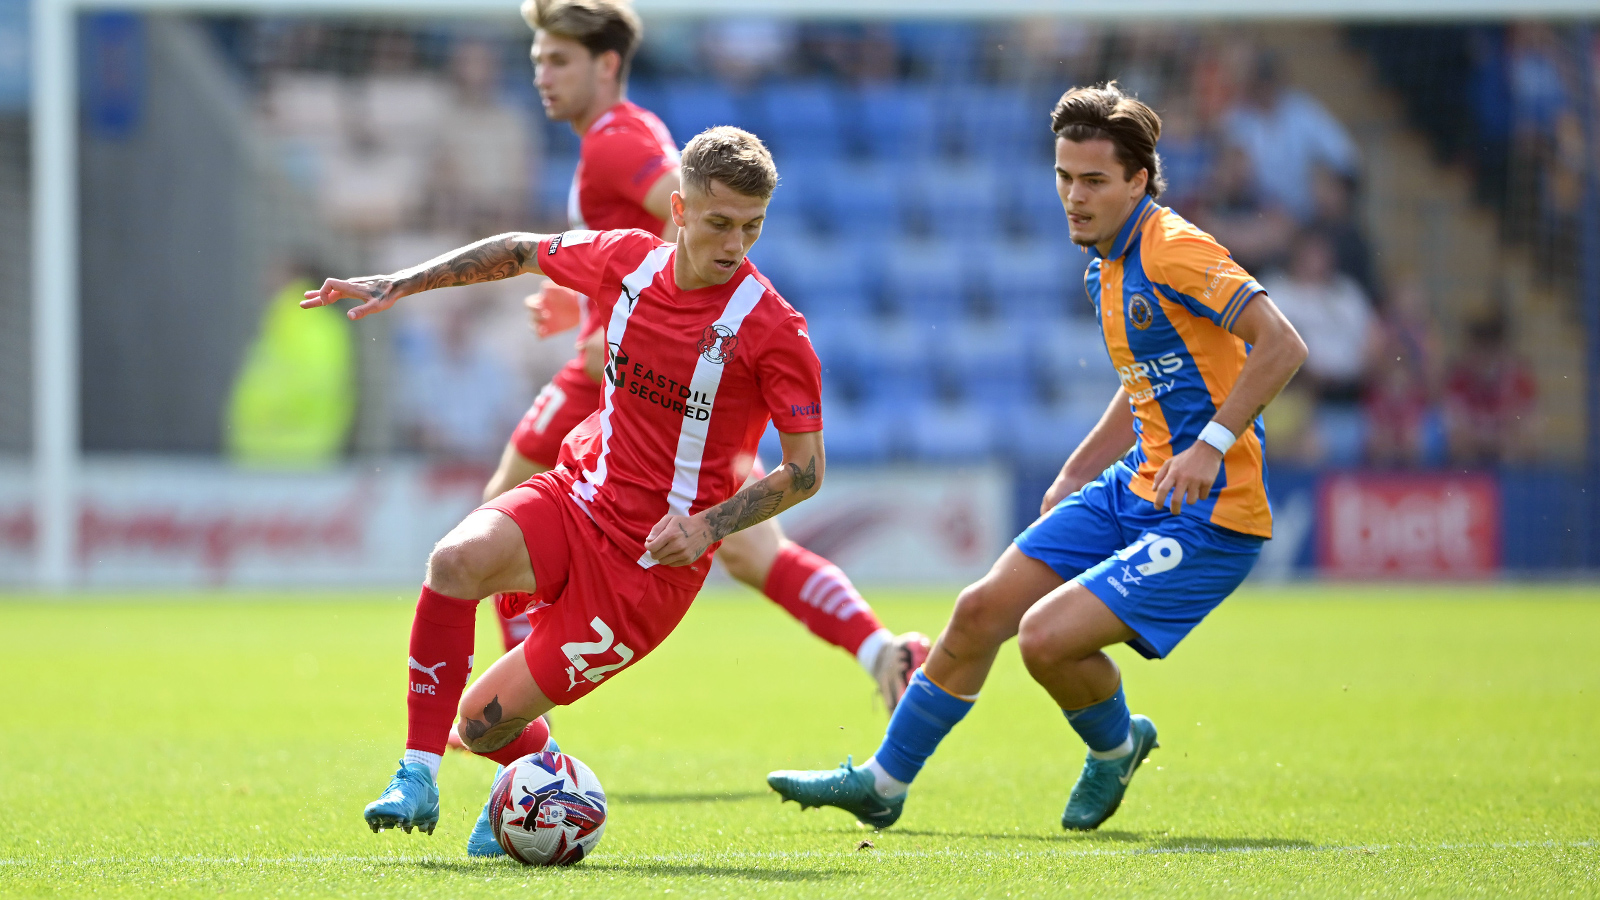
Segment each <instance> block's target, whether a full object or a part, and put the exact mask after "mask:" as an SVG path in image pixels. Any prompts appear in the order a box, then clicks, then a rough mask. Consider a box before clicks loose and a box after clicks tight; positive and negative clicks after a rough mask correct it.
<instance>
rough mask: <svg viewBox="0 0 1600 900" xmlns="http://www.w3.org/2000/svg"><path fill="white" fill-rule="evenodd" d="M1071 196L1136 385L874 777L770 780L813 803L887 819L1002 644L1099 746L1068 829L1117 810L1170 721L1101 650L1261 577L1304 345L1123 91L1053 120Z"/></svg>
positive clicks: (1011, 558) (1158, 634)
mask: <svg viewBox="0 0 1600 900" xmlns="http://www.w3.org/2000/svg"><path fill="white" fill-rule="evenodd" d="M1051 124H1052V128H1053V130H1054V131H1055V134H1056V190H1057V192H1058V193H1059V194H1060V195H1061V202H1062V205H1063V206H1064V207H1065V209H1066V213H1067V219H1068V222H1069V225H1070V232H1071V235H1072V240H1073V242H1074V243H1076V244H1079V245H1081V246H1083V247H1086V248H1088V251H1089V253H1090V255H1091V257H1092V260H1091V262H1090V264H1089V268H1088V271H1087V272H1086V274H1085V286H1086V288H1087V290H1088V294H1089V299H1090V300H1091V301H1092V302H1093V303H1094V306H1095V317H1096V318H1097V319H1098V320H1099V322H1100V328H1101V332H1102V334H1103V336H1104V338H1105V342H1106V346H1107V348H1108V350H1109V352H1110V355H1111V363H1112V365H1113V366H1114V367H1115V368H1116V370H1117V374H1118V376H1119V377H1120V379H1121V381H1122V386H1121V387H1120V388H1119V389H1118V390H1117V393H1116V395H1115V397H1113V398H1112V401H1111V405H1110V406H1108V407H1107V408H1106V411H1105V413H1104V415H1102V416H1101V418H1100V422H1099V424H1097V425H1096V426H1095V428H1094V430H1093V431H1091V432H1090V433H1089V435H1088V436H1087V437H1085V438H1084V440H1083V442H1082V443H1081V444H1079V445H1078V447H1077V449H1076V450H1074V451H1073V453H1072V455H1071V457H1069V458H1068V459H1067V461H1066V463H1065V464H1064V465H1063V466H1062V468H1061V474H1060V475H1059V476H1058V477H1057V478H1056V481H1055V483H1054V484H1053V485H1051V487H1050V490H1049V491H1048V492H1046V494H1045V496H1044V501H1043V503H1042V504H1041V505H1040V513H1041V514H1040V517H1039V519H1038V520H1037V521H1035V522H1034V523H1033V524H1032V525H1030V526H1029V527H1028V528H1027V530H1025V531H1023V532H1022V534H1020V535H1018V537H1017V539H1016V541H1015V543H1014V544H1013V545H1012V546H1011V547H1009V548H1008V549H1007V550H1006V551H1005V553H1004V554H1002V555H1001V557H1000V559H999V560H998V561H997V562H995V564H994V567H993V568H992V569H990V571H989V574H988V575H986V576H984V578H983V579H982V580H980V581H979V582H978V583H976V584H974V585H972V586H970V587H968V588H967V589H966V590H964V591H962V592H961V596H960V597H959V598H958V599H957V601H956V606H955V610H954V612H953V614H952V616H951V619H950V622H949V624H947V625H946V626H945V629H944V631H943V633H941V634H940V635H939V639H938V640H937V641H936V642H935V644H934V648H933V652H932V653H931V654H930V655H929V657H928V661H927V663H926V665H924V666H923V668H921V669H919V670H918V671H917V673H916V674H915V675H914V676H913V677H912V680H911V687H910V688H909V689H908V690H907V691H906V693H905V696H904V697H903V698H902V699H901V701H900V705H899V706H898V707H897V708H896V709H895V711H894V715H893V716H892V717H891V719H890V721H889V729H888V733H887V734H886V735H885V736H884V740H883V744H882V745H881V746H880V747H879V748H878V751H877V753H875V754H874V755H873V756H872V758H870V759H868V760H867V762H866V764H865V765H863V766H862V767H860V768H855V767H853V766H852V765H851V764H850V763H849V762H848V761H847V762H846V763H845V764H844V765H843V766H840V767H839V768H838V769H834V770H830V771H819V772H791V771H781V772H773V773H772V774H771V775H769V776H768V777H767V782H768V784H770V785H771V786H772V787H773V788H774V789H776V790H777V791H778V792H779V793H780V794H781V795H782V796H783V797H784V799H786V800H797V801H799V802H800V804H801V806H802V807H810V806H837V807H839V808H840V809H844V810H846V811H848V812H850V813H852V814H854V815H855V816H856V817H857V818H858V819H859V820H860V821H861V822H863V823H865V824H868V825H873V826H876V827H879V828H883V827H887V826H889V825H892V824H893V823H894V822H895V820H896V819H898V818H899V817H900V813H901V810H902V809H903V806H904V804H905V799H906V791H907V788H908V787H909V786H910V783H911V781H912V779H914V778H915V777H916V776H917V773H918V772H919V771H921V769H922V766H923V764H924V763H925V762H926V761H927V759H928V757H929V756H930V755H931V754H932V753H933V751H934V749H935V748H936V747H937V746H938V744H939V741H940V740H942V739H943V738H944V736H945V735H946V734H948V733H949V732H950V729H952V728H954V727H955V725H956V723H957V722H959V721H961V719H962V718H963V717H964V716H965V715H966V714H967V710H968V709H970V708H971V707H972V704H973V703H974V702H975V701H976V700H977V699H978V691H979V690H980V689H981V688H982V687H983V682H984V679H985V678H986V677H988V674H989V669H990V667H991V666H992V665H993V664H994V660H995V655H996V654H997V653H998V652H999V650H1000V645H1001V644H1003V643H1005V642H1006V641H1008V640H1010V639H1011V638H1012V637H1016V638H1017V643H1018V647H1019V648H1020V650H1021V651H1022V659H1023V662H1024V663H1025V664H1026V665H1027V667H1028V672H1029V674H1030V675H1032V676H1033V678H1034V680H1035V681H1037V682H1039V684H1040V685H1042V686H1043V687H1044V689H1045V690H1046V691H1047V692H1049V694H1050V696H1051V698H1052V699H1054V700H1055V702H1056V704H1057V705H1058V706H1060V707H1061V710H1062V712H1063V713H1065V715H1066V718H1067V721H1068V722H1069V723H1070V724H1071V726H1072V728H1073V730H1075V731H1076V732H1077V733H1078V735H1079V736H1080V737H1082V738H1083V740H1084V742H1085V743H1086V744H1088V746H1089V754H1088V758H1087V759H1086V760H1085V762H1084V767H1083V771H1082V773H1081V774H1080V775H1079V777H1078V781H1077V783H1076V784H1075V785H1074V786H1073V788H1072V794H1071V797H1070V798H1069V799H1068V801H1067V806H1066V810H1065V812H1063V814H1062V817H1061V824H1062V826H1063V827H1065V828H1068V829H1078V830H1089V829H1093V828H1096V827H1098V826H1099V825H1100V823H1101V822H1104V821H1105V820H1106V819H1107V818H1109V817H1110V816H1111V814H1112V813H1114V812H1116V810H1117V806H1118V805H1119V804H1120V803H1121V802H1122V796H1123V793H1124V792H1125V791H1126V790H1127V785H1128V782H1129V780H1130V779H1132V777H1133V774H1134V772H1135V771H1136V770H1137V769H1138V768H1139V765H1140V763H1141V762H1143V760H1144V758H1145V756H1146V754H1148V753H1149V752H1150V750H1151V748H1153V747H1155V746H1156V728H1155V725H1154V724H1153V723H1151V721H1150V720H1149V719H1148V718H1146V717H1144V716H1134V715H1131V714H1130V713H1129V710H1128V704H1127V702H1126V701H1125V700H1124V697H1123V690H1122V675H1121V672H1119V671H1118V669H1117V666H1116V663H1114V662H1112V660H1111V658H1110V657H1109V656H1107V655H1106V654H1105V652H1104V650H1103V648H1105V647H1108V646H1111V645H1112V644H1119V643H1127V644H1128V645H1130V646H1132V647H1133V649H1134V650H1136V651H1137V652H1138V653H1139V654H1140V655H1142V656H1144V657H1146V658H1150V659H1159V658H1162V657H1165V656H1166V655H1167V654H1169V653H1171V652H1172V650H1173V648H1174V647H1176V646H1177V644H1178V642H1179V641H1181V640H1182V639H1183V638H1184V637H1185V636H1186V635H1187V634H1188V633H1189V632H1190V631H1191V630H1192V629H1193V628H1194V627H1195V626H1196V625H1198V624H1199V623H1200V621H1201V620H1202V619H1203V618H1205V616H1206V615H1207V614H1208V613H1210V612H1211V610H1212V609H1214V608H1215V607H1216V606H1217V604H1218V603H1221V602H1222V600H1223V599H1225V598H1226V597H1227V596H1228V595H1229V594H1231V593H1233V591H1234V589H1235V588H1236V587H1238V585H1239V583H1240V582H1241V581H1243V580H1244V577H1245V576H1246V575H1248V574H1249V573H1250V568H1251V566H1252V565H1253V564H1254V562H1255V559H1256V557H1257V556H1258V555H1259V554H1260V552H1261V544H1262V542H1263V540H1264V539H1266V538H1269V537H1271V536H1272V510H1271V507H1270V506H1269V505H1268V503H1267V488H1266V469H1265V466H1264V464H1263V461H1262V452H1263V446H1264V441H1265V438H1266V431H1265V426H1264V425H1263V423H1262V420H1261V413H1262V412H1263V411H1264V410H1265V409H1266V408H1267V404H1268V403H1270V402H1271V401H1272V399H1273V398H1274V397H1276V396H1277V394H1278V392H1279V391H1280V390H1282V389H1283V386H1284V385H1285V384H1287V383H1288V381H1289V379H1290V378H1291V377H1293V375H1294V373H1295V371H1296V370H1297V369H1298V368H1299V367H1300V364H1301V362H1303V361H1304V360H1305V356H1306V348H1305V343H1304V342H1303V341H1301V339H1300V336H1299V335H1298V334H1296V333H1295V330H1294V328H1293V326H1291V325H1290V324H1289V323H1288V321H1287V320H1286V319H1284V317H1283V315H1282V314H1281V313H1279V312H1278V309H1277V308H1276V307H1275V306H1274V305H1273V303H1272V301H1271V300H1270V299H1268V297H1267V295H1266V294H1265V292H1263V290H1262V288H1261V286H1260V285H1259V284H1257V283H1256V281H1255V280H1254V279H1253V278H1251V277H1250V275H1249V274H1248V273H1246V272H1245V271H1244V270H1243V269H1241V268H1239V266H1238V265H1236V264H1235V263H1234V262H1233V260H1232V259H1231V258H1230V257H1229V256H1228V251H1227V250H1225V249H1224V248H1223V247H1222V246H1221V245H1219V244H1218V243H1216V241H1214V240H1213V239H1212V238H1211V236H1210V235H1207V234H1206V233H1204V232H1202V231H1200V230H1199V229H1197V228H1195V227H1194V226H1193V225H1191V224H1189V223H1188V222H1186V221H1184V219H1183V218H1181V217H1180V216H1178V215H1177V214H1176V213H1174V212H1173V211H1172V210H1170V209H1167V208H1165V207H1162V206H1159V205H1157V204H1156V202H1155V201H1156V198H1158V197H1159V196H1160V195H1161V190H1162V188H1163V180H1162V177H1161V168H1160V159H1159V157H1158V156H1157V155H1156V139H1157V138H1158V137H1160V134H1161V120H1160V119H1159V118H1158V117H1157V116H1156V114H1155V112H1154V111H1153V110H1151V109H1150V108H1149V107H1148V106H1145V105H1144V104H1143V103H1141V102H1139V101H1138V100H1136V99H1134V98H1133V97H1130V96H1127V95H1125V94H1123V93H1122V91H1121V90H1120V89H1119V88H1118V87H1117V85H1116V83H1115V82H1112V83H1110V84H1108V85H1106V86H1104V87H1097V88H1075V89H1073V90H1071V91H1068V92H1067V93H1066V94H1064V95H1063V96H1062V97H1061V100H1060V102H1059V103H1057V105H1056V108H1055V110H1054V112H1053V114H1052V122H1051Z"/></svg>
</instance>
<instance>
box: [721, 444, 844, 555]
mask: <svg viewBox="0 0 1600 900" xmlns="http://www.w3.org/2000/svg"><path fill="white" fill-rule="evenodd" d="M780 471H782V472H784V473H787V474H788V476H789V486H788V487H787V488H778V487H773V486H772V485H770V484H768V482H769V481H771V480H772V475H768V476H767V477H766V478H763V479H761V480H760V481H758V482H756V483H755V484H752V485H750V486H749V487H747V488H745V489H744V490H742V491H740V492H739V493H737V494H734V495H733V496H732V497H730V498H728V499H727V500H725V501H723V502H721V503H719V504H717V505H716V506H713V507H711V508H710V509H708V510H706V524H707V525H709V526H711V539H712V540H713V541H720V540H722V539H723V538H725V537H727V536H728V535H730V534H733V533H734V532H735V531H742V530H744V529H746V528H749V527H750V526H751V525H755V524H758V523H760V522H765V521H766V520H768V519H770V518H772V517H773V516H775V515H777V514H778V509H779V508H780V507H782V506H783V499H784V497H786V496H787V495H789V494H791V493H801V494H803V493H806V492H807V491H810V490H811V489H812V488H814V487H816V486H817V458H816V457H815V456H813V457H811V461H810V462H808V463H806V467H805V468H804V469H802V468H800V464H799V463H789V464H788V465H786V466H784V467H783V469H781V470H780ZM776 474H778V473H777V472H774V473H773V475H776Z"/></svg>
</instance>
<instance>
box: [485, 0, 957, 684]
mask: <svg viewBox="0 0 1600 900" xmlns="http://www.w3.org/2000/svg"><path fill="white" fill-rule="evenodd" d="M522 14H523V17H524V18H525V19H526V20H527V22H528V25H529V27H530V28H532V29H534V42H533V61H534V72H535V77H534V82H535V85H536V86H537V87H538V89H539V96H540V100H541V101H542V103H543V105H544V110H545V114H546V115H547V116H549V117H550V118H551V119H554V120H556V121H561V122H570V123H572V128H573V130H574V131H576V132H577V133H578V134H579V135H580V136H581V137H582V143H581V144H580V149H579V160H578V170H577V173H576V175H575V176H574V178H573V184H572V190H571V193H570V194H569V196H568V202H567V215H568V219H569V224H570V227H572V228H574V229H594V230H608V229H615V228H639V229H642V230H644V231H648V232H650V233H651V234H656V235H660V236H661V237H663V238H664V239H665V240H668V241H671V240H674V239H675V238H676V231H677V226H676V225H674V224H673V223H672V222H671V221H670V215H669V210H668V198H670V197H671V196H672V193H673V191H675V190H677V188H678V150H677V145H676V144H674V142H673V140H672V135H671V134H670V133H669V132H668V131H667V127H666V126H665V125H664V124H662V122H661V120H660V119H659V118H657V117H656V116H655V114H653V113H651V112H650V111H649V110H646V109H643V108H642V107H639V106H637V105H635V104H633V103H630V102H628V100H627V98H626V85H627V74H628V64H629V61H630V60H631V58H632V56H633V51H634V49H635V48H636V47H637V46H638V44H639V39H640V37H641V35H642V31H641V27H640V23H639V18H638V16H637V15H636V14H635V13H634V11H633V9H632V8H631V7H630V6H629V5H628V4H627V3H626V2H624V0H526V2H524V3H523V6H522ZM529 305H530V308H531V310H532V313H533V317H534V321H535V328H536V329H537V330H538V331H539V332H540V333H541V334H544V335H548V334H551V333H555V332H558V331H564V330H566V329H568V328H571V327H573V326H578V329H579V331H578V333H579V338H578V348H579V352H578V357H577V358H576V359H574V360H572V361H571V362H570V363H568V364H567V365H566V366H565V367H564V368H563V369H562V370H561V371H560V372H559V373H558V374H557V375H556V376H555V378H553V379H552V380H551V381H550V383H549V384H548V385H546V386H545V387H544V389H543V390H541V391H540V392H539V395H538V396H537V398H535V400H534V402H533V406H532V407H531V408H530V409H529V410H528V412H527V414H526V415H525V416H524V417H523V419H522V421H521V422H520V423H519V424H518V425H517V428H516V430H515V431H514V432H513V433H512V436H511V440H510V441H509V442H508V443H507V444H506V448H505V450H504V452H503V453H502V455H501V459H500V465H499V468H498V469H497V471H496V472H495V474H494V477H493V478H491V479H490V481H489V484H488V485H487V486H486V487H485V488H484V500H485V501H486V502H487V501H489V500H491V499H493V498H494V497H497V496H499V495H500V494H502V493H504V492H505V491H508V490H510V489H511V488H513V487H515V486H516V485H518V484H521V483H522V482H524V481H526V480H527V479H528V478H530V477H532V476H533V475H534V474H536V473H538V472H542V471H545V470H547V469H552V468H554V467H555V465H556V460H557V454H558V452H559V450H560V447H561V442H562V439H563V438H565V437H566V435H567V434H568V432H570V431H571V430H572V429H573V428H575V427H576V426H577V425H578V423H579V422H582V421H583V420H584V418H585V417H587V416H588V415H589V413H591V412H593V411H594V410H595V409H596V408H597V407H598V406H599V404H600V380H601V377H602V374H601V371H600V369H601V361H602V359H603V357H604V352H605V341H604V327H603V326H604V323H603V322H601V321H600V320H599V318H598V317H597V316H596V315H594V310H593V308H592V305H591V304H590V303H589V300H588V298H587V297H584V296H583V295H582V294H581V293H578V292H575V291H572V290H570V289H567V288H564V287H562V286H560V285H557V284H551V285H548V286H546V287H545V288H544V289H543V290H542V291H541V292H540V293H539V294H537V295H535V296H534V297H531V298H530V303H529ZM764 474H765V472H764V471H763V470H762V469H761V466H760V462H759V460H758V461H757V463H756V467H755V469H754V477H761V476H762V475H764ZM717 555H718V557H719V558H720V559H721V560H722V564H723V565H724V566H725V567H726V568H727V570H728V573H729V574H731V575H732V576H733V577H734V578H736V579H738V580H739V581H742V582H744V583H745V584H748V585H750V586H751V587H753V588H756V589H757V590H759V591H761V592H762V593H764V594H765V595H766V596H767V597H769V598H771V599H772V601H773V602H775V603H777V604H778V605H779V606H781V607H783V609H784V610H785V611H787V612H788V613H789V614H790V615H792V616H794V617H795V618H796V619H799V620H800V621H801V622H802V623H803V624H805V626H806V627H807V628H809V629H810V630H811V632H812V633H813V634H815V635H817V636H818V637H820V638H822V639H823V640H825V641H827V642H828V643H830V644H833V645H835V646H837V647H839V648H841V649H843V650H845V651H846V652H848V653H850V654H851V655H853V656H855V657H856V660H857V661H858V662H859V663H860V665H861V666H862V668H863V669H865V670H866V672H867V673H868V674H869V675H870V676H872V678H873V679H874V681H875V682H876V684H877V686H878V690H879V692H880V693H881V695H882V697H883V700H884V703H885V705H886V706H887V707H888V708H889V709H890V710H891V711H893V709H894V705H895V703H896V702H897V701H898V700H899V699H900V695H901V693H903V692H904V691H905V686H906V683H907V682H908V680H909V679H910V677H911V673H912V672H913V671H915V670H916V668H917V666H919V665H921V664H922V661H923V659H925V658H926V656H927V648H928V639H927V637H925V636H923V635H921V634H918V633H916V632H908V633H906V634H902V635H895V634H893V633H892V632H890V631H889V630H888V629H887V628H885V627H884V626H883V624H882V623H881V622H880V621H879V620H878V617H877V615H876V614H874V613H873V611H872V608H871V607H870V606H869V605H868V604H867V602H866V601H865V600H864V599H863V598H862V597H861V594H860V593H859V592H858V591H857V590H856V588H855V585H853V584H851V582H850V579H849V578H848V577H846V576H845V574H844V572H843V571H841V570H840V569H839V567H838V566H836V565H834V564H832V563H831V562H829V561H828V560H826V559H824V558H822V557H820V556H818V555H817V554H815V553H812V552H811V551H809V550H807V549H805V548H804V547H801V546H800V545H799V544H796V543H795V542H793V541H791V540H789V539H788V538H787V537H785V536H784V533H783V529H782V528H781V527H780V526H779V525H778V523H777V522H776V521H767V522H764V523H762V524H760V525H757V526H755V527H753V528H750V529H749V530H747V531H742V532H739V533H738V534H736V535H734V536H732V537H730V538H729V539H728V540H727V541H725V542H724V543H723V545H722V548H721V549H720V550H719V551H718V554H717ZM522 605H523V601H522V599H521V598H516V597H512V598H502V599H500V600H498V601H497V603H496V607H497V609H500V610H501V611H502V612H510V611H511V610H515V609H520V608H521V606H522ZM500 625H501V630H502V634H503V636H504V638H505V644H506V649H507V650H509V649H511V648H512V647H513V646H515V645H516V644H517V642H519V641H521V640H522V639H523V637H524V636H526V634H527V632H528V622H527V619H526V618H524V617H523V616H522V615H520V614H513V615H509V616H508V615H501V617H500Z"/></svg>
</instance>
